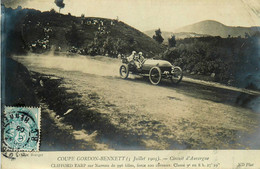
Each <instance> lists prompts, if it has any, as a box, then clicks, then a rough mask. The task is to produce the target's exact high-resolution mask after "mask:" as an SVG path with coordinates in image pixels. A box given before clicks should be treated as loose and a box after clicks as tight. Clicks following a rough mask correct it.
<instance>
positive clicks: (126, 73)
mask: <svg viewBox="0 0 260 169" xmlns="http://www.w3.org/2000/svg"><path fill="white" fill-rule="evenodd" d="M123 68H125V70H126V72H125V75H123V74H122V73H123V72H122V69H123ZM119 74H120V77H121V78H122V79H126V78H127V77H128V75H129V68H128V66H127V65H121V66H120V68H119Z"/></svg>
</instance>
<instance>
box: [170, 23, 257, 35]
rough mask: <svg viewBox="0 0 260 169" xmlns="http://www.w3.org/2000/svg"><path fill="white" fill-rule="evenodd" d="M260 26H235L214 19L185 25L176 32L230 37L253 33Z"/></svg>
mask: <svg viewBox="0 0 260 169" xmlns="http://www.w3.org/2000/svg"><path fill="white" fill-rule="evenodd" d="M257 29H258V30H259V29H260V27H233V26H226V25H224V24H222V23H220V22H217V21H213V20H206V21H201V22H198V23H195V24H192V25H188V26H184V27H182V28H179V29H176V30H175V31H174V32H176V33H179V32H194V33H197V34H207V35H211V36H220V37H223V38H226V37H228V36H229V35H230V36H231V37H238V36H241V37H245V33H248V34H249V35H253V34H254V33H255V32H256V31H257Z"/></svg>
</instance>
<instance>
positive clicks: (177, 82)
mask: <svg viewBox="0 0 260 169" xmlns="http://www.w3.org/2000/svg"><path fill="white" fill-rule="evenodd" d="M173 69H178V70H180V71H181V77H180V78H179V80H178V81H176V82H175V81H174V80H173V79H172V78H171V81H172V83H173V84H179V83H180V82H181V80H182V78H183V72H182V69H181V68H180V67H178V66H176V67H174V68H173Z"/></svg>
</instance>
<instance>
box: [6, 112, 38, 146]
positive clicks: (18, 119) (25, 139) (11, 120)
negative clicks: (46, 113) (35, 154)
mask: <svg viewBox="0 0 260 169" xmlns="http://www.w3.org/2000/svg"><path fill="white" fill-rule="evenodd" d="M28 111H29V110H26V109H12V110H11V111H9V112H8V114H5V117H4V131H3V145H4V146H5V147H6V148H7V149H9V150H13V151H16V150H22V151H36V150H37V147H38V140H39V129H38V124H37V121H35V119H34V117H33V116H32V115H31V114H30V112H28Z"/></svg>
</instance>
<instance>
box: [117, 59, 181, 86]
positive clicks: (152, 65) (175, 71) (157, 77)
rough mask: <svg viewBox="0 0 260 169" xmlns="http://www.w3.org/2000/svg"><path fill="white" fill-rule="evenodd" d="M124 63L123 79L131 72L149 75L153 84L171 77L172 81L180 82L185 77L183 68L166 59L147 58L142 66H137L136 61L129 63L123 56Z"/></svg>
mask: <svg viewBox="0 0 260 169" xmlns="http://www.w3.org/2000/svg"><path fill="white" fill-rule="evenodd" d="M122 63H123V64H122V65H121V66H120V69H119V73H120V76H121V78H123V79H126V78H127V77H128V75H129V73H131V74H134V75H141V76H149V80H150V82H151V83H152V84H153V85H157V84H159V83H160V81H161V80H162V78H164V79H171V81H172V83H174V84H178V83H180V82H181V80H182V77H183V72H182V69H181V68H180V67H178V66H173V65H172V64H171V63H170V62H168V61H166V60H155V59H146V60H144V61H143V63H141V67H140V68H137V67H136V65H135V64H134V62H130V63H129V62H128V61H127V59H126V58H122Z"/></svg>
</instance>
